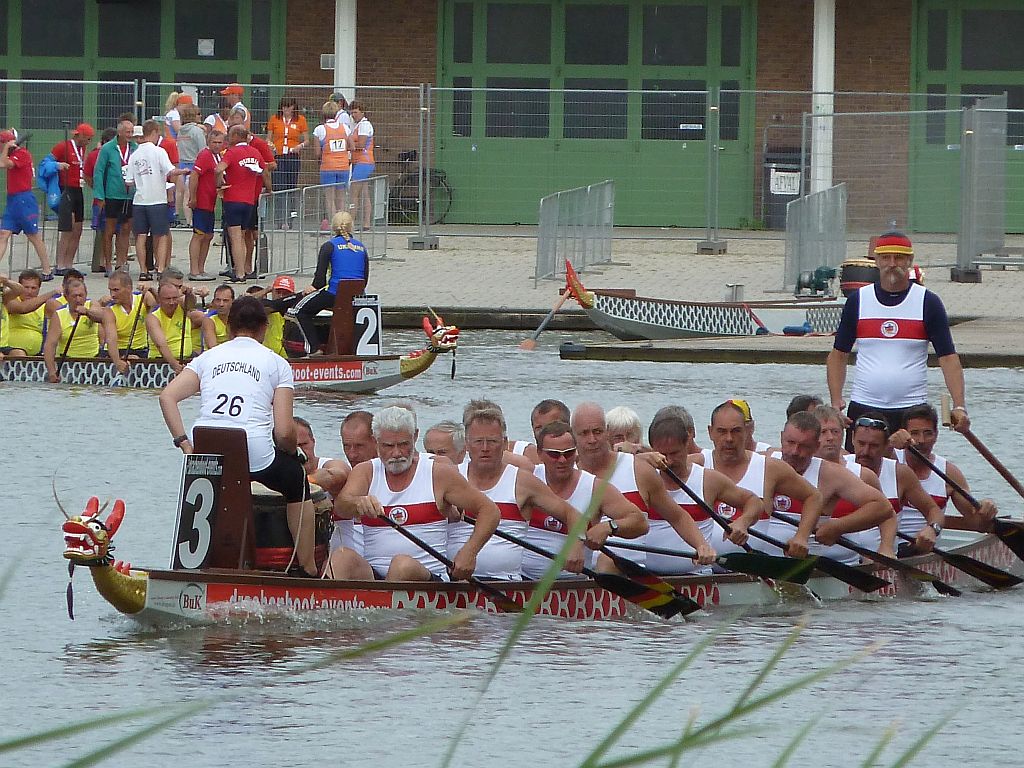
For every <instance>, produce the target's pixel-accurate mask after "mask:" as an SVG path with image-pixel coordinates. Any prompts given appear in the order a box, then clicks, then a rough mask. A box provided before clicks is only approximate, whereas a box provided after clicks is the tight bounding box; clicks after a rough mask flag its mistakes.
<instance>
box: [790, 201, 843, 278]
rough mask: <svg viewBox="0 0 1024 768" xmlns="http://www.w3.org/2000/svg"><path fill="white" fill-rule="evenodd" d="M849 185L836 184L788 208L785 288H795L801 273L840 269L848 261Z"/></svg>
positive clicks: (794, 202) (792, 203)
mask: <svg viewBox="0 0 1024 768" xmlns="http://www.w3.org/2000/svg"><path fill="white" fill-rule="evenodd" d="M846 198H847V194H846V185H845V184H837V185H836V186H834V187H830V188H829V189H825V190H822V191H821V192H815V193H813V194H810V195H806V196H804V197H801V198H798V199H796V200H793V201H792V202H790V203H789V204H788V205H787V206H786V259H785V265H784V267H783V274H782V287H783V288H784V289H791V288H795V287H796V284H797V278H799V276H800V273H801V272H808V271H810V272H813V271H814V269H815V268H817V267H820V266H826V267H838V266H839V265H840V264H842V263H843V260H844V259H845V258H846Z"/></svg>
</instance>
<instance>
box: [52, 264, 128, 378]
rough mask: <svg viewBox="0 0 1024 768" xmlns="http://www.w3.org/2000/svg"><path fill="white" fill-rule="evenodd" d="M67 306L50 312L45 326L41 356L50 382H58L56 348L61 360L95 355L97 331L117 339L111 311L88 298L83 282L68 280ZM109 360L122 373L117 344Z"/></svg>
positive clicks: (65, 295)
mask: <svg viewBox="0 0 1024 768" xmlns="http://www.w3.org/2000/svg"><path fill="white" fill-rule="evenodd" d="M64 297H65V299H66V300H67V306H64V307H61V308H60V309H58V310H57V311H56V312H54V313H53V318H52V320H51V322H50V323H49V324H48V326H47V331H46V341H45V342H44V343H43V358H44V359H45V361H46V373H47V378H48V379H49V380H50V381H51V382H52V383H57V382H58V381H60V373H59V371H58V370H57V354H58V353H57V350H58V349H60V359H61V361H62V362H63V360H64V358H66V357H70V358H76V359H77V358H94V357H97V356H98V355H99V353H100V342H101V338H100V330H101V329H102V331H103V338H106V339H116V338H117V326H116V325H115V323H114V315H113V313H112V312H111V311H110V310H109V309H108V308H106V307H101V306H99V304H93V303H92V302H91V301H89V299H88V298H87V297H88V292H87V290H86V287H85V283H84V282H82V281H81V280H69V281H68V283H67V285H66V286H65V290H64ZM110 359H111V360H112V361H113V362H114V365H115V366H117V370H118V371H120V372H121V373H125V372H127V370H128V363H127V362H126V361H124V360H122V359H121V355H120V354H119V352H118V351H117V348H116V346H111V347H110Z"/></svg>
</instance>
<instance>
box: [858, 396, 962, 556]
mask: <svg viewBox="0 0 1024 768" xmlns="http://www.w3.org/2000/svg"><path fill="white" fill-rule="evenodd" d="M850 432H851V434H852V436H853V455H852V456H847V457H846V464H847V467H849V468H850V469H851V471H852V470H855V467H856V465H857V464H859V465H860V466H862V467H867V468H868V469H870V470H871V471H872V472H874V473H875V474H876V475H878V480H879V482H880V483H881V485H882V493H884V494H885V497H886V498H887V499H888V500H889V503H890V504H891V505H892V508H893V510H894V511H895V512H897V513H898V512H899V510H901V509H902V508H903V507H905V506H911V507H914V508H915V509H917V510H919V511H920V513H921V515H922V516H923V518H924V522H925V524H924V525H923V526H922V527H921V529H920V530H919V531H917V533H916V535H915V537H914V545H913V549H912V550H909V551H908V549H909V548H908V547H907V546H906V545H904V546H902V547H900V548H899V550H898V551H899V552H900V554H904V555H906V554H915V555H916V554H923V553H926V552H931V551H932V547H934V546H935V541H936V539H938V537H939V534H940V533H942V524H943V522H945V517H944V516H943V514H942V510H941V509H939V505H938V504H936V503H935V500H934V499H933V498H932V497H931V496H929V495H928V492H927V491H925V489H924V488H922V487H921V481H920V480H918V479H917V475H915V474H914V470H912V469H911V468H910V467H908V466H907V465H906V464H900V463H899V462H898V461H896V460H895V459H890V458H888V457H886V455H885V454H886V453H887V452H888V450H889V425H888V423H887V422H886V421H885V420H884V419H883V418H882V414H880V413H876V412H872V411H869V412H868V413H865V414H864V415H863V416H859V417H858V418H857V419H856V421H854V422H853V428H852V429H851V430H850ZM890 531H891V533H890ZM894 534H895V526H891V528H889V529H888V530H887V529H886V528H885V527H883V528H882V529H881V543H880V550H879V551H881V552H883V553H888V552H890V551H892V549H893V545H894V542H893V536H894Z"/></svg>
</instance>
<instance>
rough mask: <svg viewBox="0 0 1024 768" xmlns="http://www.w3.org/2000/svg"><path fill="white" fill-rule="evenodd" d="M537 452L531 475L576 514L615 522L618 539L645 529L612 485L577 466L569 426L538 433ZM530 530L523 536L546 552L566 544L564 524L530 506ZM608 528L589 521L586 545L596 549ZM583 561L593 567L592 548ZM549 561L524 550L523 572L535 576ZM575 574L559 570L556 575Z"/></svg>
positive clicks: (637, 511) (555, 425)
mask: <svg viewBox="0 0 1024 768" xmlns="http://www.w3.org/2000/svg"><path fill="white" fill-rule="evenodd" d="M537 445H538V446H539V447H538V449H537V455H538V457H539V459H540V462H541V463H540V464H539V465H538V466H537V468H536V469H534V470H533V472H534V474H535V475H536V476H537V477H538V478H540V480H541V482H543V483H545V484H546V485H547V487H548V488H550V489H551V491H552V492H553V493H554V494H555V495H556V496H558V498H560V499H565V500H566V501H567V502H568V503H569V504H570V505H571V506H572V507H573V509H576V510H578V511H579V512H580V513H581V514H584V515H586V514H590V515H592V516H593V517H592V519H601V518H607V519H608V520H614V521H615V525H616V528H617V531H618V536H619V537H620V538H629V539H634V538H637V537H638V536H643V535H644V533H646V532H647V516H646V515H645V514H644V513H643V512H641V511H640V509H639V508H638V507H637V506H636V505H635V504H633V503H632V502H630V501H628V500H627V499H626V497H625V496H623V495H622V494H621V493H619V491H618V490H617V489H616V488H615V486H613V485H609V484H607V483H606V484H605V485H604V486H603V487H602V486H601V483H600V481H598V479H597V478H596V477H594V476H593V475H592V474H590V473H589V472H584V471H583V470H580V469H577V468H576V440H575V438H573V436H572V430H571V428H570V427H569V424H568V423H567V422H564V421H552V422H548V423H547V424H545V425H544V426H543V427H541V428H540V430H539V431H538V433H537ZM529 524H530V525H529V530H528V531H527V533H526V536H525V537H524V538H525V539H526V540H527V541H529V542H530V543H531V544H536V545H537V546H538V547H541V548H542V549H546V550H547V551H548V552H558V551H559V550H561V548H562V547H563V545H564V544H565V537H566V535H567V534H568V531H569V527H568V526H566V525H565V524H564V523H563V522H561V521H560V520H558V519H557V518H555V517H552V516H551V515H549V514H547V513H546V512H544V511H543V510H540V509H533V510H531V514H530V518H529ZM610 534H611V526H610V525H608V524H603V523H597V524H594V523H593V522H592V523H591V524H590V527H589V528H588V529H587V544H588V546H589V547H591V548H594V547H600V546H601V545H603V544H604V543H605V541H607V540H608V536H609V535H610ZM586 560H587V565H588V566H590V567H593V562H594V560H595V558H594V557H593V552H590V553H587V557H586ZM550 564H551V561H550V560H549V559H548V558H546V557H544V556H543V555H538V554H535V553H533V552H528V551H527V552H524V553H523V576H524V578H527V579H539V578H540V577H541V576H543V575H544V572H545V571H546V570H547V569H548V566H549V565H550ZM573 575H574V574H572V573H569V572H567V571H562V573H561V574H559V577H560V578H565V577H570V576H573Z"/></svg>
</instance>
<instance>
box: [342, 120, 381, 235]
mask: <svg viewBox="0 0 1024 768" xmlns="http://www.w3.org/2000/svg"><path fill="white" fill-rule="evenodd" d="M348 108H349V112H350V113H351V115H352V121H353V122H354V123H355V127H354V128H353V129H352V182H353V186H352V199H353V205H354V207H355V212H354V214H353V218H354V219H355V222H356V230H360V229H369V228H370V224H371V223H372V221H373V219H372V211H371V201H370V192H369V190H368V189H367V185H366V184H358V183H356V182H360V181H365V180H366V179H368V178H370V177H371V176H372V175H373V171H374V169H375V168H376V165H375V164H374V160H373V123H371V122H370V121H369V120H368V119H367V117H366V113H365V112H364V111H363V105H362V104H360V103H359V102H357V101H353V102H352V103H351V104H349V105H348Z"/></svg>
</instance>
